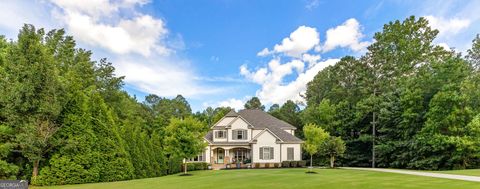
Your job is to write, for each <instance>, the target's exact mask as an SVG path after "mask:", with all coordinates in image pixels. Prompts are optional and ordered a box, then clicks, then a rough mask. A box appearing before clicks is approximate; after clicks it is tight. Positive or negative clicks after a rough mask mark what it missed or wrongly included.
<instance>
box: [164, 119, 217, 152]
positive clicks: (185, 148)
mask: <svg viewBox="0 0 480 189" xmlns="http://www.w3.org/2000/svg"><path fill="white" fill-rule="evenodd" d="M207 131H208V128H207V127H205V125H204V123H202V122H200V121H198V120H197V119H195V118H193V117H187V118H185V119H177V118H172V119H171V120H170V124H169V125H168V126H167V127H166V128H165V133H166V138H165V143H166V148H165V150H166V151H167V152H168V154H169V155H170V156H173V157H180V158H183V159H189V158H192V157H194V156H196V155H198V154H199V153H201V152H202V151H204V150H205V147H206V146H207V143H205V141H204V137H205V134H206V133H207Z"/></svg>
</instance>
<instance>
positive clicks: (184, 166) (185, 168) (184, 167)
mask: <svg viewBox="0 0 480 189" xmlns="http://www.w3.org/2000/svg"><path fill="white" fill-rule="evenodd" d="M183 170H185V174H187V162H185V164H184V165H183Z"/></svg>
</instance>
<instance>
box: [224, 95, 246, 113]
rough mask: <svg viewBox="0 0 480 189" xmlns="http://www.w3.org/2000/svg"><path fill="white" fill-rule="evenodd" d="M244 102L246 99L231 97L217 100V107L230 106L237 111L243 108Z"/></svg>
mask: <svg viewBox="0 0 480 189" xmlns="http://www.w3.org/2000/svg"><path fill="white" fill-rule="evenodd" d="M245 102H246V101H243V100H239V99H235V98H231V99H228V100H225V101H221V102H219V103H218V106H217V107H231V108H233V109H235V110H237V111H238V110H241V109H244V105H245Z"/></svg>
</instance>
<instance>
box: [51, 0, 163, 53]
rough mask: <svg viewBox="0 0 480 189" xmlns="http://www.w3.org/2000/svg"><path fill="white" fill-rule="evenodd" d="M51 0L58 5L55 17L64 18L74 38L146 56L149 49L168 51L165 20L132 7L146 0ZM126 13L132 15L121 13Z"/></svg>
mask: <svg viewBox="0 0 480 189" xmlns="http://www.w3.org/2000/svg"><path fill="white" fill-rule="evenodd" d="M52 3H53V4H55V5H56V6H57V9H55V11H54V15H55V17H57V18H58V19H59V20H61V21H63V23H64V24H65V25H66V27H67V29H68V31H69V32H70V33H71V34H73V35H74V36H75V37H76V39H77V40H80V41H82V42H84V43H86V44H89V45H92V46H101V47H103V48H105V49H108V50H110V51H112V52H114V53H118V54H127V53H137V54H141V55H143V56H149V55H150V54H151V53H152V51H154V52H156V53H159V54H162V55H168V54H169V53H170V52H171V50H170V49H169V48H168V47H167V46H166V45H165V44H164V43H163V42H162V40H163V39H164V38H165V37H166V35H167V33H168V30H167V28H166V27H165V22H164V21H163V20H162V19H157V18H153V17H152V16H150V15H144V14H141V13H138V12H136V11H135V7H136V6H141V5H143V4H145V3H146V1H145V0H123V1H109V0H100V1H80V0H74V1H70V0H53V1H52ZM120 10H125V11H124V12H121V11H120ZM128 14H132V15H134V16H132V17H129V18H123V17H122V15H128ZM105 20H108V22H107V21H105ZM112 20H113V21H112Z"/></svg>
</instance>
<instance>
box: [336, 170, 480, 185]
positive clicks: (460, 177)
mask: <svg viewBox="0 0 480 189" xmlns="http://www.w3.org/2000/svg"><path fill="white" fill-rule="evenodd" d="M342 169H352V170H363V171H378V172H387V173H400V174H407V175H418V176H425V177H436V178H446V179H456V180H465V181H473V182H480V177H476V176H466V175H453V174H443V173H430V172H420V171H410V170H399V169H382V168H356V167H342Z"/></svg>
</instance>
